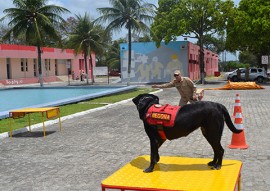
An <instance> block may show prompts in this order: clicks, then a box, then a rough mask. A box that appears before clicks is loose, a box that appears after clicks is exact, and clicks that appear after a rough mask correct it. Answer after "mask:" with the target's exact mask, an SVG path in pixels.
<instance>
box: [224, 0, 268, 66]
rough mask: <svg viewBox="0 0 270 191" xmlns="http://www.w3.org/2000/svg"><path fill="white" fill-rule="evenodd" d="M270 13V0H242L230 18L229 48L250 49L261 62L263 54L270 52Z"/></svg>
mask: <svg viewBox="0 0 270 191" xmlns="http://www.w3.org/2000/svg"><path fill="white" fill-rule="evenodd" d="M269 15H270V2H269V1H265V0H241V1H240V4H239V7H238V8H236V9H235V10H234V12H233V15H232V16H231V17H230V19H229V20H228V27H227V42H226V46H227V48H228V49H230V50H240V51H249V52H251V53H253V54H254V55H256V56H257V64H259V63H261V62H260V60H261V56H262V55H269V54H270V24H269Z"/></svg>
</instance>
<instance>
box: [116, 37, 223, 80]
mask: <svg viewBox="0 0 270 191" xmlns="http://www.w3.org/2000/svg"><path fill="white" fill-rule="evenodd" d="M131 47H132V48H131V49H132V52H131V73H130V82H143V83H156V82H168V81H171V80H172V79H174V77H173V71H174V70H180V71H181V73H182V75H183V76H187V77H190V78H191V79H192V80H199V79H200V62H199V53H200V47H199V46H198V45H195V44H193V43H191V42H188V41H173V42H170V43H168V44H167V45H166V44H165V43H161V45H160V47H159V48H157V47H156V44H155V43H154V42H136V43H132V46H131ZM120 58H121V79H122V82H126V81H127V80H128V44H127V43H122V44H120ZM204 63H205V69H204V70H205V74H206V76H211V75H214V73H215V72H217V71H218V55H217V54H215V53H213V52H211V51H209V50H206V49H204Z"/></svg>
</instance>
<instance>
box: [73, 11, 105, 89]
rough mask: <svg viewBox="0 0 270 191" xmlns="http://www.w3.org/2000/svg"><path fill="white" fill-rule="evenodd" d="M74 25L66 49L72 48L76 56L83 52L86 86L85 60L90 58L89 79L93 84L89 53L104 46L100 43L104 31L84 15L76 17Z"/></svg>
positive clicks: (86, 67) (98, 50) (87, 77)
mask: <svg viewBox="0 0 270 191" xmlns="http://www.w3.org/2000/svg"><path fill="white" fill-rule="evenodd" d="M75 23H76V24H75V26H74V28H73V32H71V33H70V34H69V40H68V47H72V48H73V49H74V50H75V52H76V54H78V53H81V52H83V56H84V65H85V70H86V82H87V84H89V81H88V79H89V74H88V64H87V59H88V56H89V57H90V67H91V68H90V69H91V76H92V78H91V79H92V84H93V83H94V75H93V63H92V56H91V53H93V52H100V51H102V49H103V46H104V43H103V41H102V38H103V36H104V34H103V33H104V30H101V29H102V27H101V26H98V25H96V24H95V23H94V21H93V20H91V19H90V17H89V15H87V14H86V13H85V14H84V16H81V15H76V16H75Z"/></svg>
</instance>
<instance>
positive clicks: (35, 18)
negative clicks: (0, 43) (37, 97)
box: [1, 0, 69, 86]
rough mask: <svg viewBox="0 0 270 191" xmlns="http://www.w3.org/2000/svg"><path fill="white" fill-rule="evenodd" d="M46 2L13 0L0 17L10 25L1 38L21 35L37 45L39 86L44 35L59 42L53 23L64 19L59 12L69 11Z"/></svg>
mask: <svg viewBox="0 0 270 191" xmlns="http://www.w3.org/2000/svg"><path fill="white" fill-rule="evenodd" d="M46 3H47V0H13V4H14V6H15V7H14V8H8V9H5V10H4V11H3V13H4V14H6V15H5V16H4V17H3V18H1V21H2V20H5V19H9V23H8V26H9V27H10V29H9V30H8V31H7V33H6V34H5V35H4V37H3V39H10V38H11V37H12V36H14V37H20V36H21V35H23V36H24V37H25V42H27V43H28V44H29V45H34V46H37V51H38V69H39V81H40V86H43V79H42V65H41V52H42V51H41V46H42V45H43V44H44V41H45V37H46V36H47V37H50V38H51V39H53V40H55V41H58V42H61V38H60V36H59V34H58V31H57V30H55V28H54V24H56V23H60V22H62V21H64V19H63V18H62V17H61V14H62V13H66V12H69V11H68V10H67V9H65V8H63V7H60V6H56V5H46Z"/></svg>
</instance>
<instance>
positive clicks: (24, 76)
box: [0, 44, 96, 85]
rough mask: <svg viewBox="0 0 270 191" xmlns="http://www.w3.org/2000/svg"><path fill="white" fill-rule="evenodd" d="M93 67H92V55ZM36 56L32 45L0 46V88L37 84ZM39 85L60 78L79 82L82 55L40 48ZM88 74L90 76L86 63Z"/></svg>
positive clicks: (35, 49)
mask: <svg viewBox="0 0 270 191" xmlns="http://www.w3.org/2000/svg"><path fill="white" fill-rule="evenodd" d="M91 56H92V63H93V66H95V65H96V62H95V61H96V57H95V54H92V55H91ZM37 57H38V53H37V48H36V47H35V46H23V45H14V44H0V85H1V84H2V85H19V84H29V83H39V70H38V59H37ZM41 59H42V61H41V65H42V77H43V82H45V83H46V82H55V81H60V80H61V76H69V77H70V78H72V79H79V78H80V74H81V73H82V72H84V73H85V64H84V58H83V55H82V54H78V55H76V54H75V53H74V50H72V49H59V48H48V47H43V48H42V53H41ZM87 63H88V69H89V71H88V74H89V78H90V77H91V76H90V75H91V70H90V62H89V60H88V62H87Z"/></svg>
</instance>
